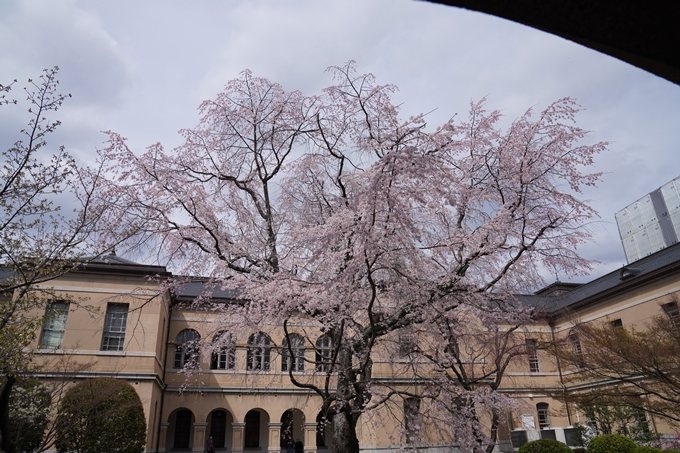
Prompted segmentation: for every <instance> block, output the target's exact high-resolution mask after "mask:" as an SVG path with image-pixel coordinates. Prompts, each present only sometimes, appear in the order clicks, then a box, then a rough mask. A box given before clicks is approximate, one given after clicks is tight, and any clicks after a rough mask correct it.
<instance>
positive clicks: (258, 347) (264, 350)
mask: <svg viewBox="0 0 680 453" xmlns="http://www.w3.org/2000/svg"><path fill="white" fill-rule="evenodd" d="M271 343H272V342H271V340H270V339H269V337H268V336H267V334H265V333H262V332H258V333H254V334H252V335H251V336H250V338H248V352H247V355H246V369H248V370H263V371H268V370H269V363H270V360H271Z"/></svg>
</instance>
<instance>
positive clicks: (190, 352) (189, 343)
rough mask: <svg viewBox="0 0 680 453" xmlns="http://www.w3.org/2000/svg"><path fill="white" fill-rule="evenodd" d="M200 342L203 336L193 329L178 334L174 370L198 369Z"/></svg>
mask: <svg viewBox="0 0 680 453" xmlns="http://www.w3.org/2000/svg"><path fill="white" fill-rule="evenodd" d="M200 342H201V336H200V335H199V334H198V332H196V331H195V330H193V329H184V330H183V331H181V332H180V333H178V334H177V338H176V339H175V360H174V368H176V369H183V368H185V367H188V368H193V369H196V368H198V366H199V363H198V355H199V350H200Z"/></svg>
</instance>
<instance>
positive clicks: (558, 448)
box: [517, 439, 572, 453]
mask: <svg viewBox="0 0 680 453" xmlns="http://www.w3.org/2000/svg"><path fill="white" fill-rule="evenodd" d="M517 453H572V451H571V448H569V447H567V445H566V444H563V443H562V442H558V441H556V440H552V439H540V440H533V441H531V442H527V443H526V444H524V445H522V446H521V447H519V451H518V452H517Z"/></svg>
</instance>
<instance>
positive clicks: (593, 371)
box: [555, 301, 680, 435]
mask: <svg viewBox="0 0 680 453" xmlns="http://www.w3.org/2000/svg"><path fill="white" fill-rule="evenodd" d="M675 303H677V301H676V302H675ZM574 332H575V333H576V335H577V338H578V341H579V344H580V347H579V348H574V347H573V344H569V343H570V342H567V343H566V344H559V345H557V347H556V348H555V352H556V354H557V355H558V356H559V357H560V360H562V361H563V363H564V362H566V363H568V364H572V365H573V366H574V368H576V369H577V370H578V372H577V373H573V374H571V376H570V378H569V382H571V383H578V382H584V381H586V382H598V381H599V382H617V384H616V385H608V386H603V387H599V388H598V389H597V391H595V392H581V393H573V394H571V395H569V398H570V399H571V400H572V401H574V402H576V403H579V404H582V405H584V406H585V405H587V406H591V407H602V408H610V410H612V411H613V410H615V409H614V408H617V407H618V408H619V409H618V410H619V411H623V412H627V414H628V415H631V416H632V417H633V418H635V417H637V418H639V414H641V413H644V412H648V413H651V414H654V415H655V416H658V417H661V418H664V419H665V420H666V421H667V422H669V423H671V424H674V423H675V424H678V423H680V374H678V373H677V370H679V369H680V325H678V321H677V320H674V319H671V318H670V317H669V316H665V315H661V316H656V317H653V318H651V320H650V321H649V322H648V323H647V324H645V325H644V326H637V327H630V328H628V327H626V328H622V327H614V326H613V325H611V324H610V323H609V322H605V323H602V324H601V325H593V324H579V325H577V326H575V327H574ZM572 338H574V337H572ZM622 416H627V415H626V414H623V415H622ZM618 418H621V417H618ZM628 418H630V417H628ZM598 431H600V432H616V431H615V430H606V429H604V430H602V429H600V427H599V426H598ZM621 434H625V435H633V433H625V432H622V433H621Z"/></svg>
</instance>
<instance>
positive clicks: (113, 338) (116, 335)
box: [102, 304, 129, 351]
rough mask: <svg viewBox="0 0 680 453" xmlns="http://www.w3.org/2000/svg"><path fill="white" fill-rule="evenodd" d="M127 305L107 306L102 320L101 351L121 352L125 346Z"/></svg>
mask: <svg viewBox="0 0 680 453" xmlns="http://www.w3.org/2000/svg"><path fill="white" fill-rule="evenodd" d="M128 311H129V305H128V304H108V305H107V307H106V318H105V320H104V335H103V337H102V351H122V350H123V346H124V344H125V328H126V326H127V316H128Z"/></svg>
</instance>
